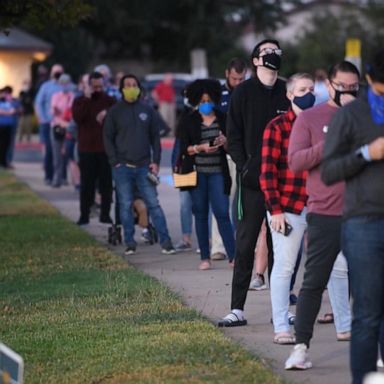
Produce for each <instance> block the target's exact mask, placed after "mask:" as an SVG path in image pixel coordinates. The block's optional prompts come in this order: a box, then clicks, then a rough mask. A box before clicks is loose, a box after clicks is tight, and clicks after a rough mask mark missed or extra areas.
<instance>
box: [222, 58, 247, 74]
mask: <svg viewBox="0 0 384 384" xmlns="http://www.w3.org/2000/svg"><path fill="white" fill-rule="evenodd" d="M226 69H227V71H228V72H230V70H231V69H234V70H235V72H236V73H242V72H244V71H245V70H246V69H247V63H246V62H245V61H244V60H243V59H240V58H238V57H234V58H233V59H231V60H229V62H228V64H227V68H226Z"/></svg>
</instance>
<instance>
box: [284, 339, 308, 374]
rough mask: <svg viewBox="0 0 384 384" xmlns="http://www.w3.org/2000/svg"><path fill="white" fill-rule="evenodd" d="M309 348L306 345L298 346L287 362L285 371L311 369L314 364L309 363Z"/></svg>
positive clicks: (294, 348)
mask: <svg viewBox="0 0 384 384" xmlns="http://www.w3.org/2000/svg"><path fill="white" fill-rule="evenodd" d="M307 350H308V348H307V346H306V345H305V344H296V345H295V346H294V347H293V350H292V352H291V354H290V356H289V357H288V359H287V361H286V362H285V369H309V368H312V363H311V362H310V361H309V357H308V352H307Z"/></svg>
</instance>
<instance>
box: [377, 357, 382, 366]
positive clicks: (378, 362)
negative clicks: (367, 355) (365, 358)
mask: <svg viewBox="0 0 384 384" xmlns="http://www.w3.org/2000/svg"><path fill="white" fill-rule="evenodd" d="M377 366H378V367H379V368H384V363H383V359H382V358H379V359H378V360H377Z"/></svg>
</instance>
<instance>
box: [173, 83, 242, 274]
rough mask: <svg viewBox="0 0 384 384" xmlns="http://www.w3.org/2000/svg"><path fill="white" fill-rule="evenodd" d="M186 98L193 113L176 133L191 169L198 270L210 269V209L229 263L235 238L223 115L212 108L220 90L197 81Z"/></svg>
mask: <svg viewBox="0 0 384 384" xmlns="http://www.w3.org/2000/svg"><path fill="white" fill-rule="evenodd" d="M186 96H187V98H188V100H189V103H190V104H191V105H192V106H193V109H192V110H191V111H190V112H189V113H188V112H187V113H185V114H184V115H183V117H182V119H181V120H180V122H179V127H178V129H177V131H178V132H179V138H180V154H181V155H182V159H183V162H184V164H181V166H182V167H183V168H184V169H185V167H188V166H189V167H195V168H196V171H197V185H196V187H194V188H192V189H191V197H192V212H193V214H194V215H195V226H196V235H197V240H198V243H199V248H200V256H201V262H200V265H199V269H200V270H207V269H210V268H211V262H210V251H209V227H208V215H209V206H210V205H211V207H212V211H213V214H214V215H215V218H216V220H217V224H218V227H219V233H220V235H221V237H222V239H223V243H224V247H225V251H226V253H227V255H228V258H229V262H230V263H231V264H232V263H233V258H234V254H235V238H234V233H233V228H232V223H231V220H230V217H229V193H230V189H231V178H230V176H229V170H228V163H227V158H226V151H225V148H226V146H227V145H226V144H227V139H226V136H225V114H223V113H222V112H220V111H219V110H217V109H216V108H215V106H216V105H217V104H218V103H219V101H220V96H221V87H220V83H219V82H218V81H217V80H212V79H200V80H195V81H194V82H193V83H192V84H190V85H189V86H188V88H187V91H186Z"/></svg>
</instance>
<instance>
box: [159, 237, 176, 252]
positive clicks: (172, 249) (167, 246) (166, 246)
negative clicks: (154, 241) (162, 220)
mask: <svg viewBox="0 0 384 384" xmlns="http://www.w3.org/2000/svg"><path fill="white" fill-rule="evenodd" d="M161 247H162V248H163V249H162V250H161V253H164V254H165V255H173V254H174V253H176V250H175V247H174V246H173V244H172V241H171V240H168V241H166V242H165V243H164V244H162V246H161Z"/></svg>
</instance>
